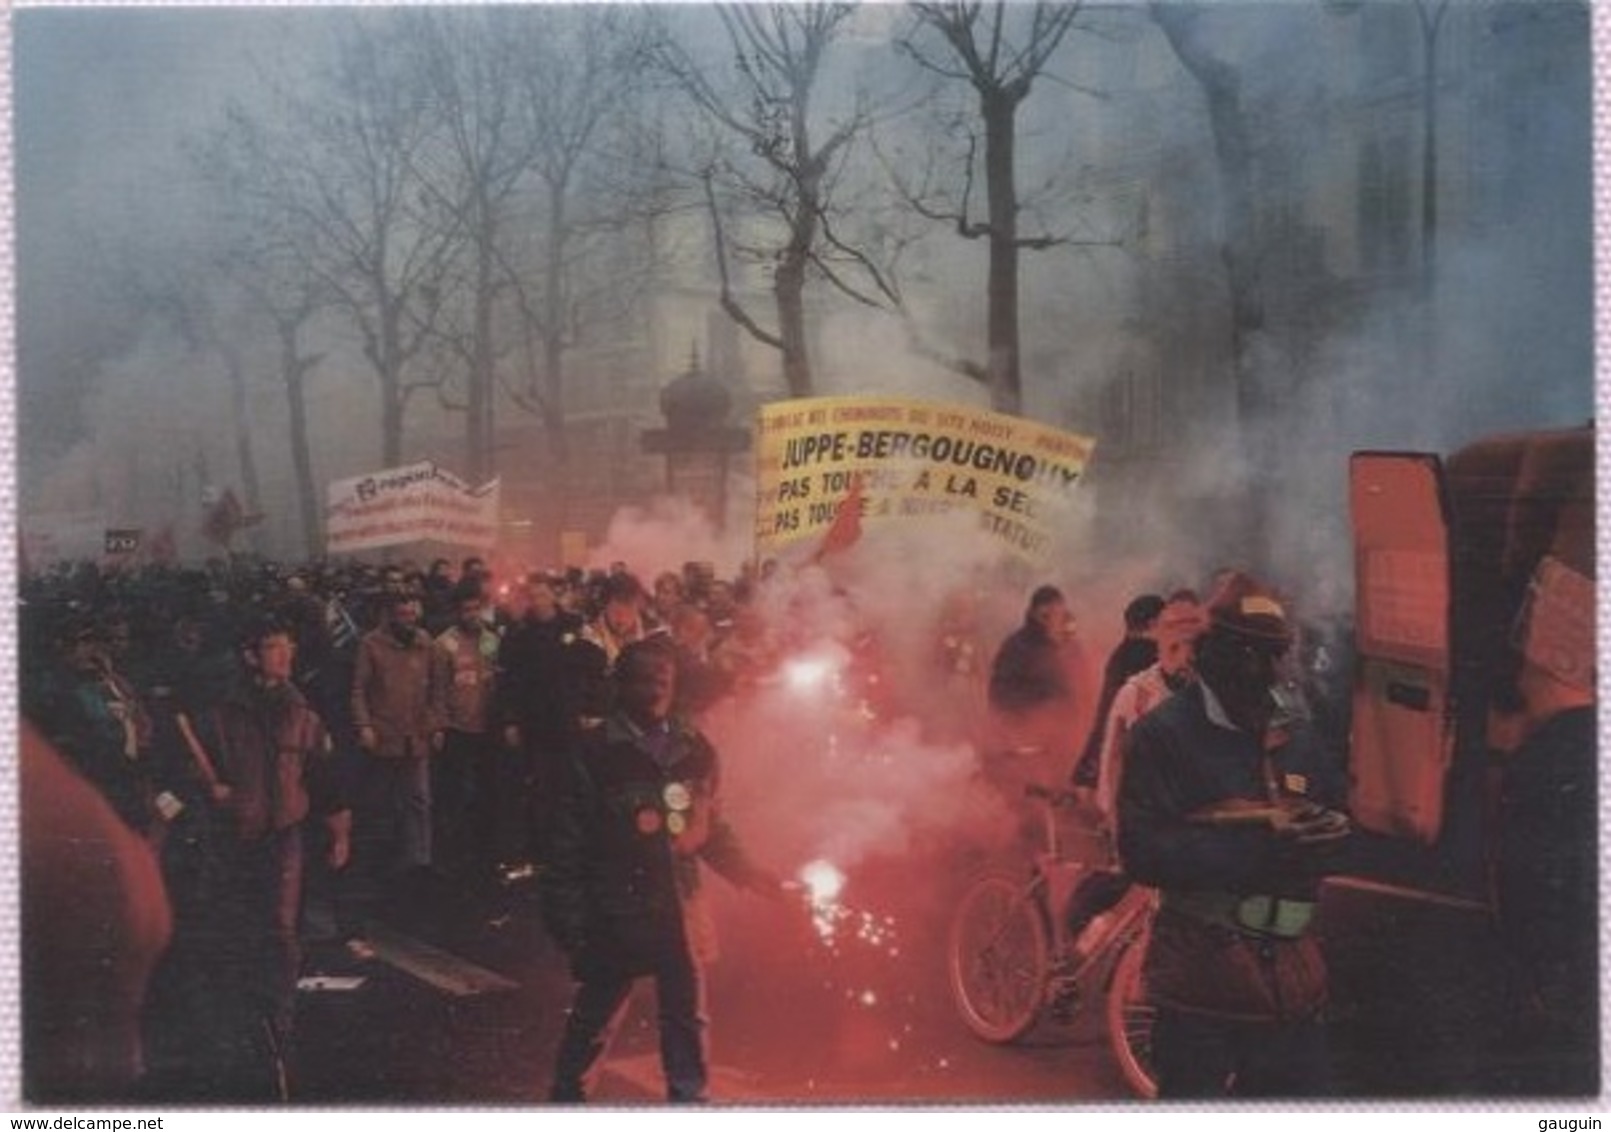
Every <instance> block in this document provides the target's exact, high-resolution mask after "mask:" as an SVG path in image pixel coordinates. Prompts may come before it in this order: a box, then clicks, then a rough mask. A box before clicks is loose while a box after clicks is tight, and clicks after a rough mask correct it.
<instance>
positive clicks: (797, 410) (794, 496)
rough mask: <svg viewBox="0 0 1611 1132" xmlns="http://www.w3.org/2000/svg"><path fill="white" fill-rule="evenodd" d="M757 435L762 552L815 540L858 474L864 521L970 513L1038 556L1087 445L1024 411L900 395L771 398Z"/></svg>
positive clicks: (1090, 444) (1009, 543)
mask: <svg viewBox="0 0 1611 1132" xmlns="http://www.w3.org/2000/svg"><path fill="white" fill-rule="evenodd" d="M756 432H757V436H758V437H759V441H758V443H757V446H756V518H755V545H756V552H757V553H758V554H759V555H760V556H762V557H766V556H769V555H773V554H776V553H778V552H780V551H782V550H783V549H784V548H786V547H788V546H791V545H794V544H796V543H800V542H803V541H806V540H809V539H812V538H816V537H820V536H821V534H822V532H824V531H825V530H826V529H827V528H828V527H829V526H830V525H831V524H832V523H833V521H834V517H835V515H836V514H837V513H838V509H839V505H840V504H841V503H842V502H843V501H844V500H845V499H846V498H847V497H848V496H850V495H851V492H852V487H853V484H854V483H855V482H856V481H857V479H858V478H859V481H860V485H861V486H860V506H861V509H862V511H861V516H862V519H863V520H865V521H867V522H869V523H879V522H887V521H914V520H920V519H922V518H924V517H927V516H933V515H937V514H949V513H951V512H953V511H956V510H967V511H972V512H974V513H976V514H977V515H978V517H979V526H980V530H982V531H983V532H985V533H986V534H987V535H989V536H990V537H991V538H994V539H996V540H998V541H1000V542H1001V544H1002V545H1003V547H1004V548H1005V549H1007V550H1009V551H1011V552H1012V553H1013V554H1015V555H1017V556H1018V557H1020V558H1025V559H1029V560H1031V561H1039V560H1042V559H1043V558H1044V557H1045V555H1046V554H1047V553H1048V552H1049V550H1050V548H1051V542H1052V523H1053V522H1054V521H1055V512H1056V511H1058V510H1059V509H1060V505H1061V504H1062V503H1064V502H1066V501H1067V499H1068V497H1069V495H1070V493H1071V492H1072V490H1073V489H1074V487H1075V485H1077V484H1078V483H1079V481H1080V479H1081V478H1082V476H1083V475H1084V472H1085V465H1086V461H1087V460H1089V459H1090V455H1091V450H1092V449H1093V448H1094V447H1095V441H1094V440H1092V439H1091V438H1089V437H1085V436H1080V435H1077V434H1075V433H1071V432H1065V431H1063V430H1061V429H1055V428H1051V427H1049V426H1047V425H1043V424H1040V423H1038V422H1036V421H1031V420H1026V419H1024V418H1022V417H1013V416H1008V415H1006V414H1004V413H995V412H991V411H989V410H986V409H978V408H974V407H972V406H968V405H954V404H946V403H942V402H935V401H922V400H915V399H911V398H904V397H877V396H867V397H813V398H807V399H803V400H795V401H777V402H773V403H772V404H769V405H766V406H763V407H762V409H761V410H760V413H759V420H758V422H757V429H756Z"/></svg>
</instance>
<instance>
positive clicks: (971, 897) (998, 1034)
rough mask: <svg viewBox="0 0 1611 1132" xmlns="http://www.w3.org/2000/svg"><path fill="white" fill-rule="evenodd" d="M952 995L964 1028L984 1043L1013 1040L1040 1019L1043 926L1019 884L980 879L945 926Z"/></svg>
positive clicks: (1045, 948)
mask: <svg viewBox="0 0 1611 1132" xmlns="http://www.w3.org/2000/svg"><path fill="white" fill-rule="evenodd" d="M949 965H950V975H951V995H952V998H953V999H954V1000H955V1001H956V1006H957V1012H958V1013H960V1014H961V1015H962V1020H963V1022H965V1023H967V1026H968V1029H970V1030H972V1031H973V1032H974V1033H975V1034H977V1035H978V1036H979V1037H981V1038H983V1039H984V1040H985V1041H987V1042H998V1043H1006V1042H1012V1041H1016V1040H1018V1039H1019V1038H1021V1037H1023V1036H1024V1035H1025V1034H1027V1033H1028V1032H1029V1031H1030V1030H1031V1029H1032V1028H1033V1027H1034V1025H1035V1022H1036V1020H1037V1019H1038V1018H1039V1017H1040V1012H1041V1007H1042V1006H1043V1005H1044V1004H1045V1001H1046V986H1047V981H1048V979H1049V976H1050V973H1051V955H1050V947H1049V945H1048V942H1047V935H1046V921H1045V917H1044V916H1043V915H1042V913H1041V910H1040V905H1039V904H1038V903H1037V902H1036V900H1035V897H1034V894H1033V890H1032V889H1031V888H1030V887H1029V886H1028V885H1026V884H1025V883H1024V882H1023V881H1022V880H1017V879H1013V878H1010V877H1006V876H986V877H981V878H980V879H979V880H977V881H975V882H974V883H973V884H972V885H971V886H970V887H969V888H968V891H967V892H966V893H965V894H964V895H963V897H962V902H961V904H960V905H958V907H957V911H956V916H955V917H954V918H953V920H952V921H951V939H950V950H949Z"/></svg>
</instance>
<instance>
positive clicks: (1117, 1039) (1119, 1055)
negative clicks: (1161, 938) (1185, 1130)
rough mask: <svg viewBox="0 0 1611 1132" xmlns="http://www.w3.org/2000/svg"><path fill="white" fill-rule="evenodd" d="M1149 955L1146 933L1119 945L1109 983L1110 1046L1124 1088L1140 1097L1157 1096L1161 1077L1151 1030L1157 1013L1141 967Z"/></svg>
mask: <svg viewBox="0 0 1611 1132" xmlns="http://www.w3.org/2000/svg"><path fill="white" fill-rule="evenodd" d="M1146 954H1147V933H1146V932H1139V933H1137V934H1135V935H1133V936H1132V937H1131V938H1130V939H1129V940H1128V941H1126V942H1125V943H1123V944H1121V945H1120V951H1119V956H1118V958H1117V959H1116V960H1114V965H1113V978H1112V979H1111V980H1110V982H1109V983H1108V1001H1107V1026H1108V1043H1109V1045H1111V1046H1112V1047H1113V1056H1114V1058H1115V1059H1116V1060H1117V1061H1118V1063H1119V1071H1120V1072H1121V1073H1123V1074H1124V1081H1125V1084H1127V1085H1129V1086H1130V1091H1131V1092H1133V1093H1135V1095H1136V1096H1138V1097H1145V1098H1148V1099H1151V1098H1153V1097H1156V1096H1157V1095H1158V1076H1157V1072H1156V1070H1155V1069H1154V1068H1153V1063H1152V1028H1153V1026H1154V1025H1155V1024H1156V1023H1157V1020H1158V1010H1157V1008H1156V1007H1155V1006H1153V1005H1152V1004H1151V1003H1150V1002H1149V1001H1148V1000H1147V993H1146V991H1147V988H1146V986H1145V984H1144V982H1143V980H1142V977H1141V964H1142V961H1143V960H1144V959H1145V958H1146Z"/></svg>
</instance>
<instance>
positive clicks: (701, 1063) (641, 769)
mask: <svg viewBox="0 0 1611 1132" xmlns="http://www.w3.org/2000/svg"><path fill="white" fill-rule="evenodd" d="M614 681H615V684H616V700H615V707H614V709H613V710H612V712H611V714H610V715H609V717H608V718H607V719H605V720H604V722H603V723H602V724H601V725H599V726H598V727H594V728H590V729H588V730H586V731H584V732H583V733H582V734H581V736H580V739H579V741H578V743H577V746H576V749H575V750H574V751H573V752H572V753H571V757H570V758H567V759H566V760H564V766H563V768H562V770H561V772H560V774H559V775H558V779H559V781H558V782H557V784H556V786H557V794H558V800H557V802H556V805H555V807H554V815H553V817H554V829H553V836H552V838H551V839H550V843H549V861H548V871H547V874H546V877H545V881H544V886H543V913H544V919H545V921H546V923H547V925H548V928H549V931H550V932H551V933H552V935H553V936H554V939H555V941H556V942H557V943H558V944H559V945H560V947H561V948H562V949H563V950H564V951H565V953H566V955H567V956H568V957H569V959H570V963H571V970H572V973H573V974H574V975H575V977H576V981H577V984H578V986H577V988H576V998H575V1000H574V1001H573V1003H572V1005H571V1009H570V1014H569V1016H568V1017H567V1019H566V1024H565V1033H564V1037H563V1038H562V1039H561V1042H560V1048H559V1053H558V1056H557V1058H556V1060H555V1065H554V1080H553V1085H552V1088H551V1090H550V1094H549V1096H550V1099H551V1100H554V1101H559V1102H565V1103H580V1102H582V1101H585V1100H586V1099H587V1095H588V1092H589V1089H590V1086H591V1085H592V1082H593V1079H594V1077H595V1076H596V1074H597V1070H598V1066H599V1062H600V1060H601V1059H602V1057H603V1055H604V1052H605V1049H606V1048H607V1047H608V1045H609V1042H610V1039H611V1037H612V1036H613V1034H614V1031H615V1029H616V1027H617V1026H618V1025H619V1024H620V1021H621V1018H622V1016H623V1015H624V1014H625V1012H626V1006H627V1001H628V997H629V995H630V993H631V990H632V985H633V983H634V982H635V981H636V980H637V979H639V978H641V977H644V976H650V977H653V979H654V980H655V993H656V998H657V1000H658V1005H659V1015H660V1056H661V1062H662V1064H663V1066H664V1070H665V1075H666V1095H667V1099H669V1100H670V1101H672V1102H692V1101H702V1100H705V1099H706V1096H705V1091H706V1086H707V1082H708V1071H707V1062H706V1039H705V1028H706V1022H707V1020H706V1017H705V1003H704V981H703V976H702V974H701V965H702V964H703V963H704V962H706V961H708V960H709V959H711V958H713V957H714V949H715V939H714V933H713V930H712V924H711V921H710V914H709V910H708V909H707V908H706V907H705V905H704V903H703V900H702V898H701V892H700V879H701V878H700V867H699V866H700V864H701V863H702V862H703V863H704V864H707V865H709V866H711V867H712V868H713V869H715V870H716V871H717V872H718V873H720V874H721V875H722V876H723V877H724V878H726V879H727V880H729V881H730V882H732V883H733V884H735V885H737V886H739V887H741V888H744V889H747V890H750V891H753V892H756V893H759V894H762V895H770V896H777V895H780V894H781V891H782V884H781V882H780V881H779V880H778V878H777V877H775V876H773V875H772V874H771V873H769V872H768V871H766V870H765V869H762V868H760V867H759V866H757V865H756V864H755V863H754V862H753V861H752V860H751V859H750V858H749V856H748V854H746V853H745V851H744V849H743V848H742V846H741V845H740V844H739V841H738V838H737V836H736V834H735V833H734V832H733V829H732V827H731V826H730V825H728V823H727V821H726V819H725V817H724V816H723V815H722V812H721V808H720V799H719V796H718V783H719V779H720V771H719V766H718V760H717V755H716V749H715V748H714V747H713V746H711V744H710V742H709V741H708V740H707V739H706V738H705V737H704V736H703V735H701V734H700V733H699V732H698V731H696V730H694V729H693V728H691V727H689V726H687V725H686V724H684V723H683V722H682V721H680V720H677V719H674V718H673V717H672V715H671V706H672V703H673V699H674V696H675V691H676V665H675V661H674V659H673V654H672V652H671V650H670V649H669V648H667V647H666V646H665V645H664V644H663V643H661V642H659V641H652V640H651V641H639V642H636V643H633V644H629V645H627V646H626V647H625V648H624V649H623V650H622V652H621V654H620V656H619V657H618V658H617V661H616V667H615V673H614Z"/></svg>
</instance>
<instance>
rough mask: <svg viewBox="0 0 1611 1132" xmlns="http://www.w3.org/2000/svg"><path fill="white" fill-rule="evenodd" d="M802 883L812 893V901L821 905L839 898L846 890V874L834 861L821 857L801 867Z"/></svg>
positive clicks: (818, 905)
mask: <svg viewBox="0 0 1611 1132" xmlns="http://www.w3.org/2000/svg"><path fill="white" fill-rule="evenodd" d="M800 883H801V884H803V885H805V886H806V890H807V891H808V892H810V893H811V903H812V904H813V905H815V906H817V907H821V906H823V905H826V904H832V903H833V902H834V901H835V900H837V899H838V898H839V894H840V892H842V891H844V887H845V874H844V873H842V872H840V871H839V870H838V869H836V868H835V867H834V865H833V862H832V861H824V860H820V859H819V860H815V861H812V862H810V863H809V864H807V865H805V866H804V867H802V868H801V869H800Z"/></svg>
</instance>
